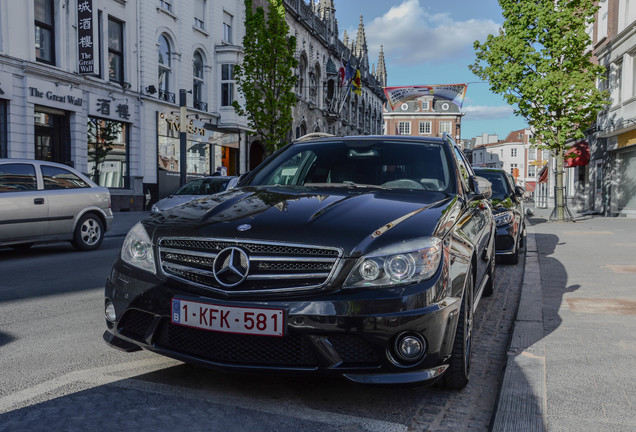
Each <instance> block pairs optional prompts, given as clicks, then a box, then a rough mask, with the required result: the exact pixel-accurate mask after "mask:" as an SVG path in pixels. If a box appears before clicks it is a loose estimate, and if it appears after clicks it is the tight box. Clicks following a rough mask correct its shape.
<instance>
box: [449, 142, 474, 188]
mask: <svg viewBox="0 0 636 432" xmlns="http://www.w3.org/2000/svg"><path fill="white" fill-rule="evenodd" d="M453 150H454V151H455V159H457V168H458V169H459V178H460V181H461V183H462V188H463V189H464V192H468V191H470V186H469V177H470V176H471V174H472V171H471V169H470V168H469V167H468V165H466V163H464V158H463V157H462V154H461V152H460V151H459V149H458V148H457V147H453Z"/></svg>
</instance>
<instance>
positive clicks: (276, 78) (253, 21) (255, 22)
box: [232, 0, 298, 153]
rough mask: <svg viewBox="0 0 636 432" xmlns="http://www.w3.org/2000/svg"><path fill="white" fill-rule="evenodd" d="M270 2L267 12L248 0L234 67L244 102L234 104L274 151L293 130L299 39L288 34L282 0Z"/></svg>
mask: <svg viewBox="0 0 636 432" xmlns="http://www.w3.org/2000/svg"><path fill="white" fill-rule="evenodd" d="M267 4H268V6H269V7H268V10H267V11H265V10H264V8H263V7H260V6H259V7H257V8H254V7H253V6H252V0H245V10H246V12H245V14H246V17H245V37H244V38H243V48H244V58H243V62H242V63H241V64H240V65H237V66H236V67H235V79H236V82H237V85H238V91H239V92H240V93H241V94H242V95H243V98H244V100H245V105H244V106H241V105H240V104H239V103H238V102H237V101H234V102H233V104H232V105H233V106H234V109H235V110H236V113H237V114H238V115H241V116H245V117H247V121H248V124H249V126H250V128H252V129H253V131H252V134H254V135H260V137H261V139H262V141H263V143H264V144H265V145H266V147H267V150H268V151H269V152H270V153H271V152H273V151H275V150H276V149H277V148H278V147H279V146H280V145H281V144H282V143H283V141H284V139H285V136H286V135H287V133H288V132H289V131H290V130H291V126H292V108H293V106H294V105H295V104H296V95H295V94H294V86H295V84H296V76H295V75H294V69H295V68H296V67H297V65H298V61H297V60H296V58H295V57H294V54H295V51H296V38H295V37H293V36H289V35H288V32H289V26H288V25H287V23H286V22H285V8H284V6H283V4H282V0H268V2H267Z"/></svg>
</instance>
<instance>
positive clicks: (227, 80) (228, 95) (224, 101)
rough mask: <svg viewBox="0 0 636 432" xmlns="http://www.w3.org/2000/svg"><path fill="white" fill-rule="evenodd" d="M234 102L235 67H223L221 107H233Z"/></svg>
mask: <svg viewBox="0 0 636 432" xmlns="http://www.w3.org/2000/svg"><path fill="white" fill-rule="evenodd" d="M233 101H234V65H233V64H224V65H221V106H224V107H227V106H231V105H232V102H233Z"/></svg>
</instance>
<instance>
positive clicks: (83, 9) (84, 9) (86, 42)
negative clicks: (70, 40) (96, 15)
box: [77, 0, 96, 75]
mask: <svg viewBox="0 0 636 432" xmlns="http://www.w3.org/2000/svg"><path fill="white" fill-rule="evenodd" d="M77 43H78V48H79V49H78V52H79V73H80V74H86V75H92V74H94V73H95V72H96V71H95V51H94V49H93V0H78V2H77Z"/></svg>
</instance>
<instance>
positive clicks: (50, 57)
mask: <svg viewBox="0 0 636 432" xmlns="http://www.w3.org/2000/svg"><path fill="white" fill-rule="evenodd" d="M34 2H35V59H36V60H37V61H39V62H43V63H49V64H55V14H54V9H53V0H34Z"/></svg>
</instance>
